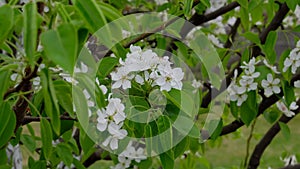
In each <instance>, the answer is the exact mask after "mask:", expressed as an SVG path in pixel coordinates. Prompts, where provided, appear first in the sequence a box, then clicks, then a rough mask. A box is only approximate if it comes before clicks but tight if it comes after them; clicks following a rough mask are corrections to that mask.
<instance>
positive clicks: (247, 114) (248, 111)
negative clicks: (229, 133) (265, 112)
mask: <svg viewBox="0 0 300 169" xmlns="http://www.w3.org/2000/svg"><path fill="white" fill-rule="evenodd" d="M257 113H258V108H257V102H256V92H255V91H251V92H248V98H247V100H246V101H245V102H244V103H243V104H242V106H241V114H240V116H241V119H242V121H243V122H244V123H245V124H246V125H247V126H249V125H250V124H251V122H252V121H253V120H254V119H255V118H256V115H257Z"/></svg>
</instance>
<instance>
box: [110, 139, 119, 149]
mask: <svg viewBox="0 0 300 169" xmlns="http://www.w3.org/2000/svg"><path fill="white" fill-rule="evenodd" d="M110 148H111V149H112V150H116V149H118V139H116V138H112V139H111V142H110Z"/></svg>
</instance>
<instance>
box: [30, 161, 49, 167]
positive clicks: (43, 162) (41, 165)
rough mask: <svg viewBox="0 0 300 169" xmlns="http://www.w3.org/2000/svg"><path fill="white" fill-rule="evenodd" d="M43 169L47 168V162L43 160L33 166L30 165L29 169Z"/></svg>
mask: <svg viewBox="0 0 300 169" xmlns="http://www.w3.org/2000/svg"><path fill="white" fill-rule="evenodd" d="M42 168H43V169H44V168H47V162H46V161H45V160H38V161H36V162H35V163H34V164H32V167H30V169H42Z"/></svg>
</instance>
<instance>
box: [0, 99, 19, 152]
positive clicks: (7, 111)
mask: <svg viewBox="0 0 300 169" xmlns="http://www.w3.org/2000/svg"><path fill="white" fill-rule="evenodd" d="M0 124H1V127H0V149H1V148H2V147H3V146H5V145H6V144H7V142H8V141H9V139H10V137H11V136H12V135H13V134H14V129H15V127H16V116H15V113H14V112H13V111H12V108H11V107H10V105H9V104H8V103H6V102H3V103H2V104H0Z"/></svg>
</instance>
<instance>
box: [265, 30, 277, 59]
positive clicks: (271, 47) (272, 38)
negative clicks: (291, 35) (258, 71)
mask: <svg viewBox="0 0 300 169" xmlns="http://www.w3.org/2000/svg"><path fill="white" fill-rule="evenodd" d="M276 41H277V32H274V31H271V32H270V33H269V34H268V37H267V40H266V42H265V45H264V46H263V51H264V52H265V54H266V57H267V59H268V61H269V62H270V64H274V63H275V62H276V56H277V55H276V52H275V45H276Z"/></svg>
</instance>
